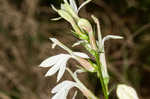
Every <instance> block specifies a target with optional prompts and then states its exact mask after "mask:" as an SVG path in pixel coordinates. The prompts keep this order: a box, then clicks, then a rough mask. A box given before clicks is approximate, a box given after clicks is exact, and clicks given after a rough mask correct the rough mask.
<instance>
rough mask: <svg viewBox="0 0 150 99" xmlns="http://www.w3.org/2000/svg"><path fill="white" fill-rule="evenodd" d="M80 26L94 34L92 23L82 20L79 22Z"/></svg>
mask: <svg viewBox="0 0 150 99" xmlns="http://www.w3.org/2000/svg"><path fill="white" fill-rule="evenodd" d="M78 26H79V27H80V28H81V29H83V30H85V31H86V32H93V30H92V26H91V24H90V22H89V21H88V20H86V19H83V18H81V19H80V20H79V21H78Z"/></svg>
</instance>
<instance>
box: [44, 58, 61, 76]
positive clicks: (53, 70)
mask: <svg viewBox="0 0 150 99" xmlns="http://www.w3.org/2000/svg"><path fill="white" fill-rule="evenodd" d="M63 61H64V60H63V59H60V60H59V61H58V62H57V63H56V64H55V65H54V66H53V67H52V68H50V69H49V71H48V72H47V73H46V75H45V76H51V75H53V74H55V73H56V72H57V71H58V70H59V68H60V66H61V64H62V62H63Z"/></svg>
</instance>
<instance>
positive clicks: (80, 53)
mask: <svg viewBox="0 0 150 99" xmlns="http://www.w3.org/2000/svg"><path fill="white" fill-rule="evenodd" d="M73 54H74V55H76V56H79V57H82V58H89V56H88V55H87V54H85V53H82V52H73Z"/></svg>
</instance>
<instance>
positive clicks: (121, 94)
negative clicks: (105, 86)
mask: <svg viewBox="0 0 150 99" xmlns="http://www.w3.org/2000/svg"><path fill="white" fill-rule="evenodd" d="M117 96H118V98H119V99H139V98H138V96H137V93H136V91H135V90H134V89H133V88H132V87H130V86H127V85H125V84H119V85H118V86H117Z"/></svg>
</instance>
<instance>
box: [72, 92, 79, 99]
mask: <svg viewBox="0 0 150 99" xmlns="http://www.w3.org/2000/svg"><path fill="white" fill-rule="evenodd" d="M77 93H78V92H77V91H75V93H74V95H73V97H72V99H75V98H76V96H77Z"/></svg>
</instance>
